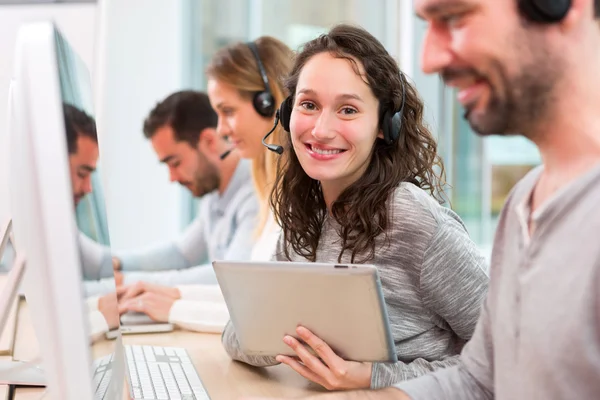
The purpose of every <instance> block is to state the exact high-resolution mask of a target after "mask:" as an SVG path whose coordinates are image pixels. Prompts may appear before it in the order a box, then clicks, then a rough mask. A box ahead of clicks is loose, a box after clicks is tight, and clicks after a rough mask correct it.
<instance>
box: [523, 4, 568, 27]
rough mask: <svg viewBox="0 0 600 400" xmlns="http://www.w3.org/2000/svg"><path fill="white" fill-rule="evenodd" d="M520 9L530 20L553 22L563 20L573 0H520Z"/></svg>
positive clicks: (543, 22)
mask: <svg viewBox="0 0 600 400" xmlns="http://www.w3.org/2000/svg"><path fill="white" fill-rule="evenodd" d="M518 1H519V9H520V10H521V13H523V15H525V17H527V18H528V19H529V20H530V21H533V22H537V23H541V24H552V23H555V22H559V21H561V20H562V19H563V18H564V17H565V16H566V15H567V13H568V12H569V9H570V8H571V0H518Z"/></svg>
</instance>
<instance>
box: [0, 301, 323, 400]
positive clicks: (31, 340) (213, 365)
mask: <svg viewBox="0 0 600 400" xmlns="http://www.w3.org/2000/svg"><path fill="white" fill-rule="evenodd" d="M105 342H106V341H101V342H99V343H96V344H95V345H94V349H93V357H94V358H96V357H99V356H103V355H106V354H108V353H110V349H112V347H111V346H110V343H105ZM123 342H124V344H125V345H151V346H164V347H183V348H185V349H186V350H187V352H188V353H189V355H190V357H191V358H192V361H193V363H194V366H195V367H196V370H197V371H198V374H199V375H200V378H201V379H202V382H203V383H204V386H205V388H206V390H207V391H208V394H209V395H210V396H211V398H212V399H213V400H219V399H237V398H240V397H243V396H264V397H276V396H289V397H298V396H302V395H308V394H311V393H319V392H323V391H324V389H322V388H320V387H319V386H318V385H316V384H313V383H311V382H308V381H307V380H306V379H304V378H303V377H301V376H300V375H298V374H297V373H296V372H295V371H293V370H292V369H291V368H289V367H287V366H285V365H279V366H275V367H269V368H253V367H250V366H247V365H245V364H242V363H238V362H235V361H232V360H231V359H230V358H229V356H228V355H227V353H225V350H224V349H223V346H222V345H221V335H220V334H209V333H198V332H190V331H184V330H175V331H173V332H169V333H158V334H141V335H126V336H123ZM38 355H39V347H38V343H37V340H36V338H35V333H34V330H33V327H32V325H31V320H30V317H29V313H28V309H27V303H26V302H25V301H21V302H20V305H19V317H18V323H17V334H16V338H15V347H14V353H13V358H14V359H15V360H34V359H36V358H37V357H38ZM44 392H45V389H40V388H17V389H16V390H15V396H14V399H15V400H41V399H42V398H44ZM125 392H126V393H127V390H125ZM123 398H127V395H126V394H124V397H123ZM0 400H4V398H3V397H2V388H1V387H0ZM44 400H50V399H49V398H48V397H45V398H44Z"/></svg>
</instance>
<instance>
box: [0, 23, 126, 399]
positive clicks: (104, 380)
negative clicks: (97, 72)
mask: <svg viewBox="0 0 600 400" xmlns="http://www.w3.org/2000/svg"><path fill="white" fill-rule="evenodd" d="M14 71H15V73H14V85H13V91H12V94H13V96H12V99H11V110H12V112H11V115H10V118H11V121H10V122H11V124H10V126H11V131H10V147H11V150H10V152H9V156H10V172H9V177H10V196H11V199H10V200H11V201H10V203H11V216H12V223H13V231H14V236H15V251H16V253H17V255H18V256H19V257H20V258H21V259H25V275H24V292H25V296H26V300H27V303H28V309H29V314H30V316H31V321H32V324H33V327H34V329H35V333H36V337H37V340H38V347H39V350H40V355H41V357H42V366H43V369H44V374H45V376H46V382H47V386H48V392H49V393H50V394H51V397H52V398H60V399H64V400H91V399H115V398H120V397H121V395H122V394H123V393H122V392H123V384H124V380H125V377H124V360H123V352H124V351H123V346H122V343H121V337H120V335H119V329H118V328H119V318H118V311H117V310H118V308H117V299H116V286H115V281H114V275H113V268H112V261H111V251H110V240H109V237H108V230H107V229H106V213H105V210H104V202H103V200H102V191H101V188H100V186H99V185H100V179H99V178H98V174H99V173H100V170H101V166H100V165H99V163H98V159H99V150H98V149H99V146H98V141H99V140H100V137H101V136H102V134H101V132H98V129H97V126H96V121H95V118H94V110H93V102H92V99H93V96H92V87H91V83H90V74H89V72H88V70H87V68H86V67H85V65H84V64H83V62H82V61H81V59H80V58H79V57H78V55H77V54H76V53H75V52H74V51H73V49H72V48H71V46H70V45H69V43H68V42H67V41H66V40H65V38H64V37H63V36H62V35H61V33H60V32H59V31H58V30H57V29H56V27H55V26H54V24H53V23H51V22H36V23H29V24H25V25H24V26H22V27H21V29H20V30H19V35H18V37H17V46H16V56H15V68H14ZM111 329H113V333H114V332H117V334H116V335H114V334H113V335H112V336H110V335H107V334H108V333H109V332H110V331H111ZM109 337H113V339H109Z"/></svg>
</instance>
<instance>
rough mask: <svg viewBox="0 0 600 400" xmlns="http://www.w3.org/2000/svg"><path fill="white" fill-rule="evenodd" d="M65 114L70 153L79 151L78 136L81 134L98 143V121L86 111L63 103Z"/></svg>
mask: <svg viewBox="0 0 600 400" xmlns="http://www.w3.org/2000/svg"><path fill="white" fill-rule="evenodd" d="M63 115H64V119H65V129H66V131H67V150H68V151H69V154H75V153H77V138H78V137H79V135H81V136H86V137H89V138H90V139H92V140H93V141H94V142H96V143H98V133H97V132H96V121H94V118H92V117H91V116H89V115H88V114H86V113H85V111H83V110H80V109H79V108H77V107H75V106H72V105H71V104H67V103H63Z"/></svg>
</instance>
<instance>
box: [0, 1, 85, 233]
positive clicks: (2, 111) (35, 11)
mask: <svg viewBox="0 0 600 400" xmlns="http://www.w3.org/2000/svg"><path fill="white" fill-rule="evenodd" d="M95 16H96V5H95V4H48V5H28V6H19V5H8V6H6V5H5V6H0V224H1V225H3V224H4V221H5V220H6V219H7V218H8V217H9V214H10V204H9V192H8V190H9V187H8V181H9V179H8V178H9V176H8V134H7V115H6V111H7V100H8V86H9V82H10V79H11V76H12V72H13V62H14V49H15V44H16V43H15V42H16V39H17V32H18V29H19V26H20V25H21V23H23V22H30V21H39V20H47V19H53V20H54V21H55V22H56V24H57V26H58V27H59V29H60V30H61V31H62V32H63V34H64V35H65V37H66V38H67V40H68V41H69V42H70V43H71V45H72V46H73V48H74V49H75V50H76V51H77V53H79V56H80V57H81V58H82V59H83V61H84V63H85V64H86V65H87V66H88V68H89V67H90V66H91V65H92V60H93V50H94V49H93V47H94V46H93V44H94V29H95V22H96V21H95Z"/></svg>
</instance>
